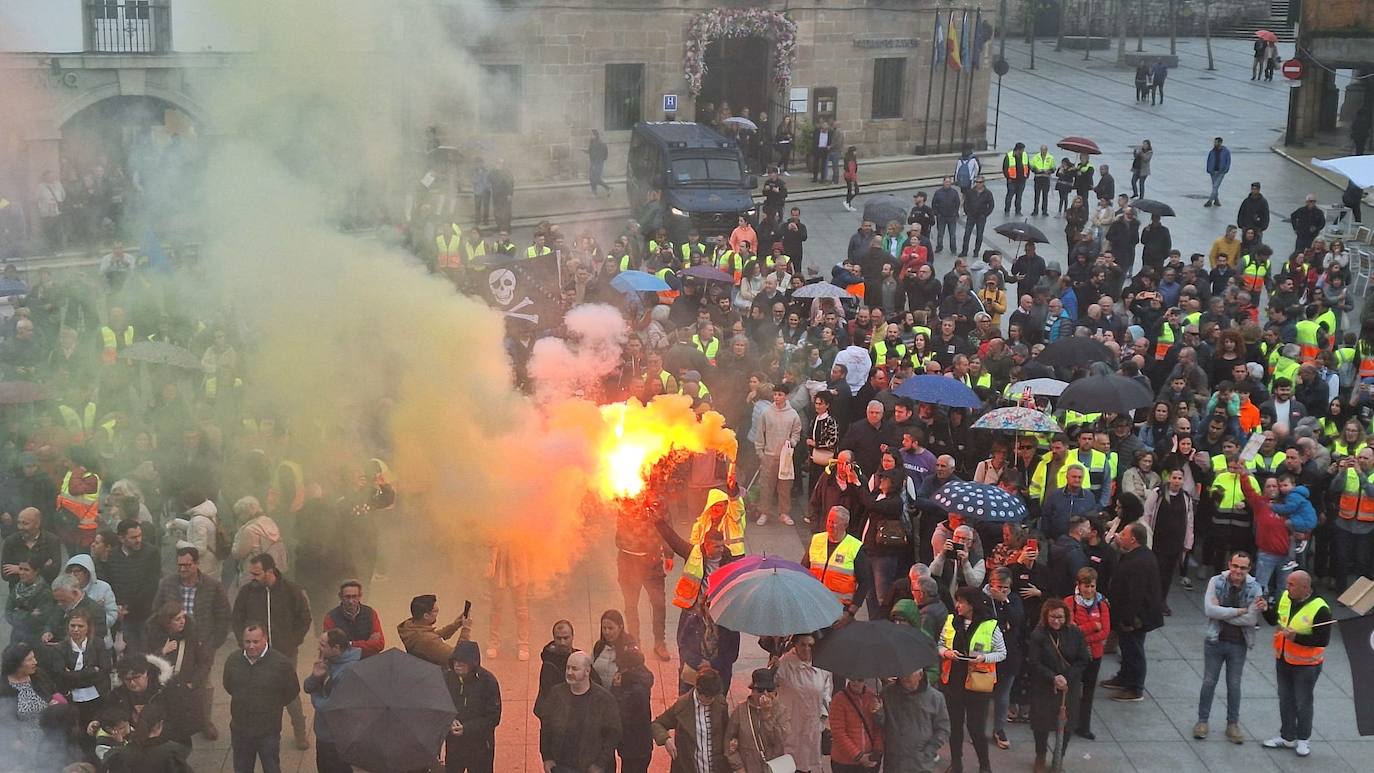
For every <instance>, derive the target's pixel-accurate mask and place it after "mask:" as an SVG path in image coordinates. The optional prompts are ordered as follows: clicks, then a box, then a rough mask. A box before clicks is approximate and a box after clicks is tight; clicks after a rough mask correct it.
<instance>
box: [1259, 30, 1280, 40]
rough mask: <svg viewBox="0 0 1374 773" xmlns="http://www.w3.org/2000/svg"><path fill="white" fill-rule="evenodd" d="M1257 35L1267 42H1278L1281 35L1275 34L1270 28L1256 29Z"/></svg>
mask: <svg viewBox="0 0 1374 773" xmlns="http://www.w3.org/2000/svg"><path fill="white" fill-rule="evenodd" d="M1255 37H1257V38H1259V39H1260V40H1263V41H1265V42H1267V43H1277V42H1279V36H1278V35H1275V34H1274V33H1272V32H1270V31H1269V30H1255Z"/></svg>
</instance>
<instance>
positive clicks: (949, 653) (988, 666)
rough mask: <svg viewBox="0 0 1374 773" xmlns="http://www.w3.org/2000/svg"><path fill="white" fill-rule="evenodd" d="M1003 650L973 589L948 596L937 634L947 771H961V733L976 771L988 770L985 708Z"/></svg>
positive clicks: (988, 609) (988, 610)
mask: <svg viewBox="0 0 1374 773" xmlns="http://www.w3.org/2000/svg"><path fill="white" fill-rule="evenodd" d="M1006 657H1007V645H1006V642H1005V641H1004V640H1003V638H1002V630H1001V628H1000V627H999V626H998V625H997V618H996V616H995V615H994V613H993V611H992V604H991V603H990V601H989V600H988V597H987V596H985V595H984V594H983V592H982V591H980V590H978V589H977V588H960V589H959V592H958V593H955V594H954V614H952V615H950V616H949V617H948V618H947V619H946V620H945V627H944V631H943V632H942V633H941V634H940V659H941V660H940V684H941V687H942V690H943V692H944V694H945V700H946V701H947V702H948V706H949V725H950V735H949V739H950V748H951V751H950V754H951V767H952V768H953V769H954V770H956V771H957V770H963V752H964V749H963V747H964V730H965V728H967V730H968V738H969V741H970V742H971V743H972V744H973V749H974V752H976V753H977V755H978V769H979V770H980V771H987V770H992V763H991V761H990V758H989V757H988V736H987V719H988V703H989V701H990V700H991V697H992V691H993V688H994V687H995V685H996V681H997V666H996V664H997V663H999V662H1001V661H1003V660H1006Z"/></svg>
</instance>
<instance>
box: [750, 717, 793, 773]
mask: <svg viewBox="0 0 1374 773" xmlns="http://www.w3.org/2000/svg"><path fill="white" fill-rule="evenodd" d="M744 718H745V719H746V720H748V722H749V734H750V735H752V736H754V748H755V749H757V750H758V753H759V757H762V758H763V766H764V767H765V768H767V769H768V773H797V761H796V760H795V759H793V757H792V755H790V754H784V755H782V756H781V757H774V758H773V759H771V760H770V759H768V758H767V757H765V756H764V753H763V742H762V741H761V740H759V731H757V730H755V729H754V712H753V711H751V710H750V708H749V704H748V703H746V704H744Z"/></svg>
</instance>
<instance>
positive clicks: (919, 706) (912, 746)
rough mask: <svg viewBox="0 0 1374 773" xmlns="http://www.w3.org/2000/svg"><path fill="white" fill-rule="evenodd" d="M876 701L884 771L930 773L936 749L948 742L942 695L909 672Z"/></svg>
mask: <svg viewBox="0 0 1374 773" xmlns="http://www.w3.org/2000/svg"><path fill="white" fill-rule="evenodd" d="M879 698H880V699H881V700H882V704H883V765H884V769H885V770H891V771H903V772H904V773H905V772H907V771H911V772H913V773H934V771H935V770H936V762H937V761H938V760H939V757H940V747H942V746H944V745H945V742H946V741H947V740H949V738H950V721H949V713H948V712H947V711H946V709H945V696H944V693H942V692H940V691H939V690H937V689H935V688H934V687H931V686H930V684H929V683H927V682H926V676H925V672H924V671H913V672H912V673H910V674H907V675H905V676H901V677H898V678H897V681H895V682H893V683H892V684H889V685H887V686H886V687H884V688H883V690H882V693H881V694H880V695H879Z"/></svg>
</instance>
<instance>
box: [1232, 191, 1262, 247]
mask: <svg viewBox="0 0 1374 773" xmlns="http://www.w3.org/2000/svg"><path fill="white" fill-rule="evenodd" d="M1236 225H1237V226H1238V227H1239V228H1240V233H1241V235H1242V236H1244V235H1245V229H1247V228H1253V229H1255V236H1256V237H1258V238H1259V240H1260V241H1263V240H1264V232H1265V231H1267V230H1269V201H1268V200H1266V199H1265V198H1264V194H1262V193H1260V184H1259V183H1258V182H1253V183H1250V195H1248V196H1246V197H1245V198H1243V199H1241V200H1240V209H1239V210H1237V212H1236Z"/></svg>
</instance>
